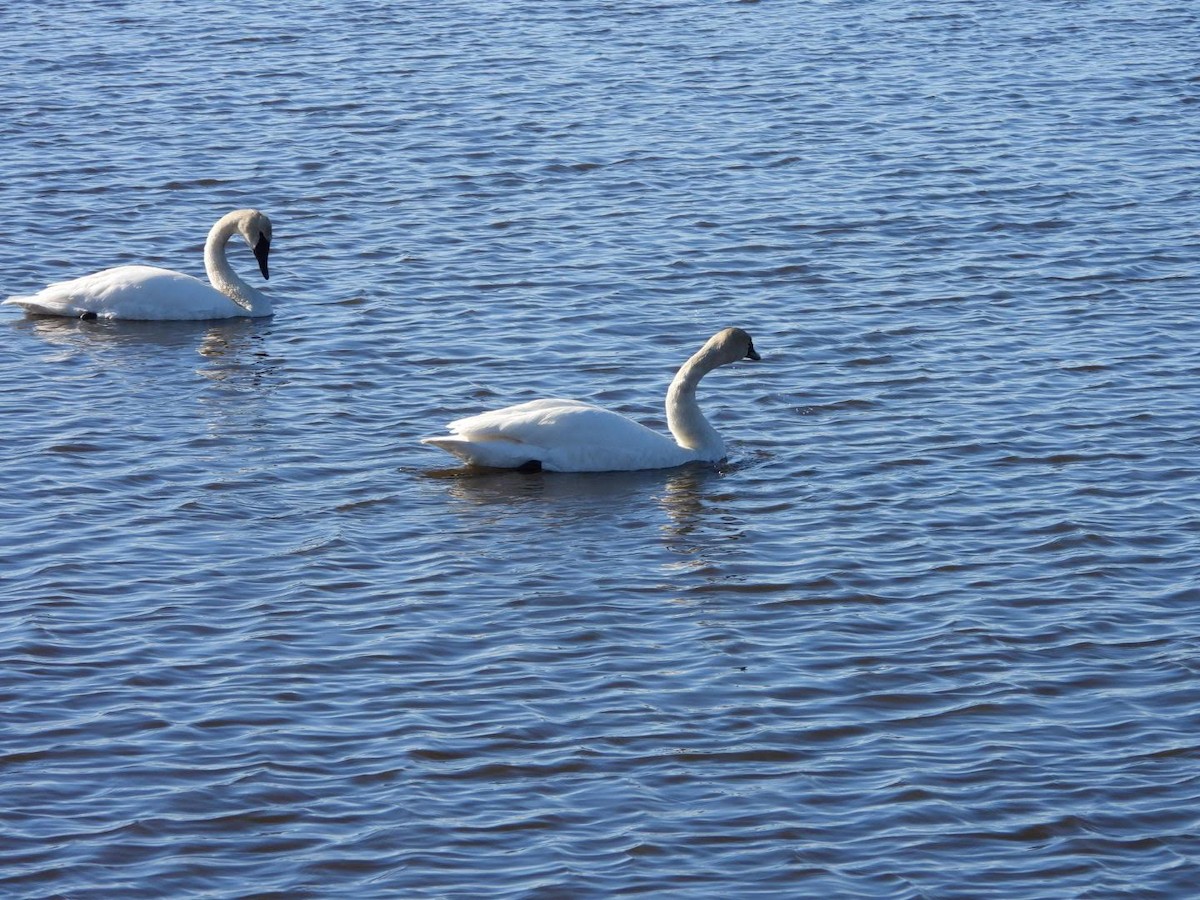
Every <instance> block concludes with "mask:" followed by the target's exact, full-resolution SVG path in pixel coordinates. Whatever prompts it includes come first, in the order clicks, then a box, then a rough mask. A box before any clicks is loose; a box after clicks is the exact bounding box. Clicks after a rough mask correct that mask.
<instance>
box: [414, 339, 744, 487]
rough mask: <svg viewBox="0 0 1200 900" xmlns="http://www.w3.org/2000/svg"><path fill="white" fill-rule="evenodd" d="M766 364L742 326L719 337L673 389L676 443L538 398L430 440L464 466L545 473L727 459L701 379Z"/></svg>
mask: <svg viewBox="0 0 1200 900" xmlns="http://www.w3.org/2000/svg"><path fill="white" fill-rule="evenodd" d="M745 358H748V359H760V357H759V355H758V353H757V352H756V351H755V349H754V341H753V340H751V339H750V335H748V334H747V333H746V332H744V331H742V329H740V328H726V329H725V330H723V331H719V332H717V333H716V334H715V335H713V336H712V337H711V338H709V340H708V342H707V343H705V345H704V346H703V347H701V348H700V349H699V350H698V351H697V352H696V353H695V354H693V355H692V357H691V358H690V359H689V360H688V361H687V362H685V363H684V364H683V366H682V367H681V368H680V369H679V372H678V373H677V374H676V375H675V379H674V380H673V381H672V382H671V386H670V388H668V389H667V400H666V408H667V427H668V428H669V429H670V430H671V435H672V436H673V437H674V440H672V439H671V438H670V437H667V436H666V435H664V434H660V433H659V432H657V431H652V430H651V429H649V428H647V427H646V426H645V425H639V424H638V423H637V422H634V421H633V420H632V419H627V418H626V417H625V416H622V415H620V414H619V413H615V412H612V411H611V410H607V409H602V408H600V407H598V406H593V405H592V404H590V403H583V402H581V401H579V400H531V401H529V402H528V403H519V404H517V405H516V406H509V407H505V408H504V409H497V410H494V411H492V412H485V413H481V414H480V415H477V416H470V417H468V418H465V419H458V420H457V421H454V422H451V423H450V424H449V426H447V427H448V429H449V431H450V435H449V436H435V437H426V438H422V439H421V441H422V443H425V444H432V445H433V446H435V447H440V448H441V449H443V450H445V451H447V452H448V453H452V454H454V455H455V456H457V457H458V458H459V459H461V460H463V462H466V463H468V464H469V465H475V466H487V467H489V468H498V469H522V470H524V471H531V472H538V471H542V470H545V471H548V472H628V471H634V470H637V469H666V468H671V467H673V466H680V465H683V464H684V463H688V462H709V463H715V462H720V461H721V460H722V459H724V458H725V442H724V441H723V440H721V436H720V435H719V434H717V431H716V429H715V428H713V427H712V426H711V425H710V424H709V423H708V420H707V419H705V418H704V413H702V412H701V411H700V407H699V405H698V404H697V403H696V386H697V385H698V384H699V383H700V379H701V378H703V377H704V376H705V375H707V374H708V373H709V372H711V371H712V370H713V369H715V368H717V367H718V366H724V365H727V364H728V363H732V362H736V361H737V360H739V359H745Z"/></svg>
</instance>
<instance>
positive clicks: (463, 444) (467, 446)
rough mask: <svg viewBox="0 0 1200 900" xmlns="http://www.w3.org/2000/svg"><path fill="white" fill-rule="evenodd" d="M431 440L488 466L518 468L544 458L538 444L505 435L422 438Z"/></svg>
mask: <svg viewBox="0 0 1200 900" xmlns="http://www.w3.org/2000/svg"><path fill="white" fill-rule="evenodd" d="M421 443H422V444H429V445H431V446H434V447H438V448H440V449H442V450H445V451H446V452H447V453H449V454H451V455H452V456H456V457H458V458H459V459H461V460H462V461H463V462H464V463H466V464H467V465H471V466H486V467H488V468H493V469H516V468H520V467H522V466H527V465H529V464H530V463H533V462H538V463H540V462H541V459H540V454H539V453H538V452H537V450H536V449H535V448H531V447H530V446H528V445H527V444H522V443H520V442H519V441H512V440H506V439H503V438H501V439H498V440H479V439H476V440H472V439H470V438H464V437H459V436H455V435H446V436H441V435H439V436H437V437H426V438H421Z"/></svg>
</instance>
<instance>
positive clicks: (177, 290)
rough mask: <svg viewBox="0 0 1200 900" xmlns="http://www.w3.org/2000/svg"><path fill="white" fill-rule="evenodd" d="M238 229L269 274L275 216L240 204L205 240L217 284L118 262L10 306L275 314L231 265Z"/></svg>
mask: <svg viewBox="0 0 1200 900" xmlns="http://www.w3.org/2000/svg"><path fill="white" fill-rule="evenodd" d="M235 233H237V234H240V235H241V236H242V237H244V238H245V239H246V243H247V244H249V245H250V246H251V247H252V248H254V258H255V259H257V260H258V268H259V269H260V270H261V271H262V276H263V278H267V277H268V275H267V255H268V254H269V253H270V251H271V220H270V219H268V218H267V217H266V215H265V214H264V213H261V212H259V211H258V210H257V209H235V210H234V211H233V212H231V213H228V214H226V215H224V216H222V217H221V218H220V219H218V220H217V224H215V225H213V227H212V229H211V230H210V231H209V232H208V240H206V241H205V242H204V269H205V271H206V272H207V273H208V280H209V281H210V282H211V283H212V284H211V286H209V285H207V284H205V283H204V282H203V281H201V280H200V279H199V278H194V277H192V276H191V275H184V274H183V273H181V272H172V271H171V270H170V269H160V268H157V267H156V266H117V267H116V268H113V269H104V270H103V271H100V272H93V273H92V274H91V275H84V276H83V277H81V278H75V279H73V280H71V281H60V282H57V283H55V284H52V285H50V286H49V287H46V288H43V289H42V290H40V291H38V292H37V293H36V294H31V295H29V296H13V297H9V298H8V299H7V300H5V301H4V304H5V305H11V306H20V307H23V308H24V309H25V311H26V312H28V313H33V314H35V315H43V316H71V317H73V318H79V319H155V320H182V319H232V318H234V317H236V316H269V315H271V301H270V299H269V298H268V297H267V296H266V295H265V294H262V293H260V292H259V291H258V290H256V289H255V288H252V287H251V286H250V285H248V284H246V282H244V281H243V280H242V279H241V278H239V277H238V275H237V273H236V272H234V271H233V269H231V268H230V267H229V261H228V260H227V259H226V258H225V245H226V244H228V243H229V239H230V238H231V237H233V235H234V234H235Z"/></svg>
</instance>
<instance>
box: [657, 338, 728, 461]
mask: <svg viewBox="0 0 1200 900" xmlns="http://www.w3.org/2000/svg"><path fill="white" fill-rule="evenodd" d="M707 351H708V348H707V347H706V348H704V349H702V350H700V351H699V352H698V353H696V354H695V355H693V356H692V358H691V359H689V360H688V361H687V362H686V363H684V364H683V366H681V367H680V369H679V371H678V372H677V373H676V375H675V379H674V380H673V381H672V382H671V386H670V388H668V389H667V403H666V408H667V427H668V428H669V429H670V430H671V435H672V436H673V437H674V438H675V443H677V444H679V446H680V447H683V448H685V449H687V450H693V451H695V452H696V453H697V458H698V459H708V460H713V461H715V460H718V459H721V458H722V457H723V456H724V455H725V442H724V441H723V440H722V439H721V436H720V435H719V434H718V433H717V430H716V429H715V428H713V427H712V425H710V424H709V422H708V419H706V418H705V417H704V413H703V412H701V410H700V404H699V403H697V402H696V387H697V386H698V385H699V384H700V379H701V378H703V377H704V376H705V375H707V374H708V373H709V372H711V371H712V370H713V369H714V368H716V366H717V365H718V364H719V363H718V362H716V361H715V360H714V359H713V358H712V354H711V353H709V352H707Z"/></svg>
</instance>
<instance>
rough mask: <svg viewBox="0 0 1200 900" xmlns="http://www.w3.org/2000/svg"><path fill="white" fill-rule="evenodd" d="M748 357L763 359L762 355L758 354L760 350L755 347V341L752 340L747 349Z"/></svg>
mask: <svg viewBox="0 0 1200 900" xmlns="http://www.w3.org/2000/svg"><path fill="white" fill-rule="evenodd" d="M746 359H762V357H761V356H759V355H758V351H757V350H755V349H754V342H753V341H751V342H750V349H749V350H747V351H746Z"/></svg>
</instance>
